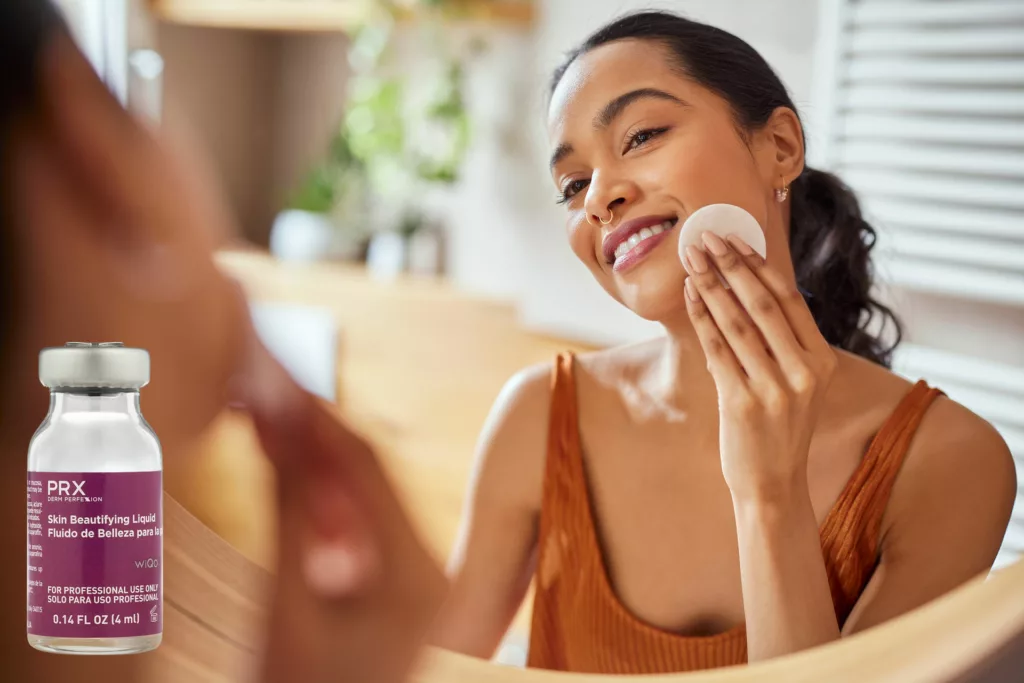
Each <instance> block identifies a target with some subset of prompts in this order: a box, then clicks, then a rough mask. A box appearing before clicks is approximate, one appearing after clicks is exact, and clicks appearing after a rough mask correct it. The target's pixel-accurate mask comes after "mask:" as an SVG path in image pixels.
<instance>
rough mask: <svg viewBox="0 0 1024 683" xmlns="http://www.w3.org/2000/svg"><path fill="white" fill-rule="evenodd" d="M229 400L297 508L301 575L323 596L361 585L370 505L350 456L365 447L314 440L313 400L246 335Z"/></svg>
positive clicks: (372, 564) (368, 550) (371, 559)
mask: <svg viewBox="0 0 1024 683" xmlns="http://www.w3.org/2000/svg"><path fill="white" fill-rule="evenodd" d="M249 353H250V358H249V359H248V361H247V362H246V369H245V370H244V376H243V377H242V378H240V381H239V382H237V383H236V384H235V386H234V390H235V392H236V394H235V396H236V401H239V402H241V403H243V404H244V406H245V408H246V409H247V410H248V411H249V412H250V414H251V415H252V418H253V423H254V425H255V427H256V432H257V434H258V436H259V439H260V444H261V446H262V447H263V451H264V453H265V454H266V456H267V458H268V459H269V460H270V461H271V462H272V463H273V464H274V466H275V468H276V470H277V473H278V478H279V480H280V481H281V484H282V486H283V487H284V489H283V490H289V491H291V492H292V494H291V495H290V496H288V498H289V499H290V501H291V502H288V501H284V502H283V503H282V504H296V505H299V506H300V507H301V508H302V510H303V511H302V513H301V517H302V518H304V520H305V521H304V522H303V523H302V529H303V533H302V539H301V541H300V544H301V545H300V547H301V552H302V555H303V558H302V562H301V565H302V573H303V576H304V578H305V581H306V583H307V585H308V586H309V589H310V590H311V591H313V592H314V593H315V594H317V595H319V596H321V597H324V598H330V599H336V598H343V597H349V596H353V595H356V594H359V593H361V592H362V591H364V590H366V589H367V588H368V586H369V585H370V584H371V583H372V582H373V580H374V578H375V577H376V575H377V570H378V568H379V552H378V550H377V547H376V543H375V540H374V537H373V532H372V528H373V525H372V523H371V520H370V508H369V506H368V505H366V504H365V499H364V496H363V494H362V493H361V492H360V491H359V490H358V484H357V477H356V476H355V474H354V472H353V467H352V463H351V462H350V461H351V460H353V459H354V458H358V457H366V456H365V453H364V451H366V452H368V451H369V450H370V449H369V446H367V445H366V444H365V443H363V442H362V441H361V440H359V439H358V437H356V436H355V435H354V434H351V433H348V432H347V431H345V432H344V436H345V438H321V436H322V435H321V432H320V429H319V428H318V423H319V421H318V419H317V414H318V411H321V410H322V408H321V407H320V406H319V405H318V404H317V402H316V399H315V397H313V396H312V395H310V394H308V393H307V392H305V391H303V390H302V389H301V388H300V387H299V386H298V385H297V384H296V383H295V381H294V380H293V379H292V378H291V376H290V375H289V374H288V373H287V371H286V370H285V369H284V368H283V367H282V366H281V365H280V364H279V363H278V362H277V361H276V360H275V359H274V358H273V357H272V356H271V355H270V353H269V352H268V351H267V350H266V348H265V347H264V346H263V345H262V344H261V343H260V342H259V340H258V339H256V338H255V336H254V335H253V340H252V342H251V348H250V352H249Z"/></svg>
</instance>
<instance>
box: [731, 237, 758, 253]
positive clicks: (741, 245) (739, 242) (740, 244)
mask: <svg viewBox="0 0 1024 683" xmlns="http://www.w3.org/2000/svg"><path fill="white" fill-rule="evenodd" d="M725 239H727V240H729V244H731V245H732V246H733V247H734V248H735V249H736V251H738V252H739V253H741V254H743V255H744V256H753V255H754V254H755V253H757V252H755V251H754V250H753V249H752V248H751V247H750V245H749V244H747V243H746V242H744V241H743V239H742V238H740V236H739V235H729V236H728V237H726V238H725Z"/></svg>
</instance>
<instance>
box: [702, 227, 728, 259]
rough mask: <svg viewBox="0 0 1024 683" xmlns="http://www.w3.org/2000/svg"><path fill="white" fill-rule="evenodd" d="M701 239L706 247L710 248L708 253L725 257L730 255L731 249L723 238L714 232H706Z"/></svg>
mask: <svg viewBox="0 0 1024 683" xmlns="http://www.w3.org/2000/svg"><path fill="white" fill-rule="evenodd" d="M700 239H701V241H702V242H703V243H704V246H705V247H707V248H708V251H710V252H711V253H712V254H714V255H715V256H725V255H726V254H728V253H729V247H727V246H726V244H725V242H723V241H722V238H721V237H719V236H718V235H716V234H715V233H713V232H705V233H704V234H703V235H701V236H700Z"/></svg>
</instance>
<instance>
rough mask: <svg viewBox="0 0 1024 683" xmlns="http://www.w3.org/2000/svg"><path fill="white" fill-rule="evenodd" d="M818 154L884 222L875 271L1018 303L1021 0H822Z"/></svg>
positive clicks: (1022, 186)
mask: <svg viewBox="0 0 1024 683" xmlns="http://www.w3.org/2000/svg"><path fill="white" fill-rule="evenodd" d="M822 10H823V17H822V30H823V35H822V38H823V40H822V42H821V45H822V48H821V50H820V52H821V57H822V59H821V60H820V63H821V64H822V66H823V68H822V69H821V70H820V72H819V74H818V75H819V78H818V83H819V86H818V88H817V100H816V107H815V113H816V114H817V118H816V119H815V120H816V122H817V124H818V132H819V133H820V135H821V140H820V142H819V145H818V147H817V148H816V149H815V148H814V147H813V146H812V148H811V150H810V152H811V153H812V154H815V156H814V157H813V158H812V159H811V161H812V162H813V163H815V164H816V165H819V166H823V167H825V168H828V169H831V170H833V171H835V172H838V174H839V175H840V176H842V177H843V178H844V179H845V180H846V181H847V182H848V183H849V184H850V185H851V186H852V187H853V188H854V189H855V190H857V191H858V194H859V195H860V196H861V197H862V199H863V203H864V207H865V210H866V212H867V213H868V215H869V217H870V218H871V219H873V222H874V224H875V225H876V227H877V228H878V230H879V241H878V250H877V252H876V253H877V255H878V261H877V263H878V266H879V272H880V274H881V275H883V276H884V277H885V278H886V279H887V280H888V281H890V282H892V283H894V284H896V285H900V286H906V287H910V288H914V289H920V290H926V291H932V292H937V293H941V294H951V295H955V296H958V297H966V298H974V299H981V300H987V301H993V302H998V303H1006V304H1012V305H1021V306H1024V0H825V2H823V3H822Z"/></svg>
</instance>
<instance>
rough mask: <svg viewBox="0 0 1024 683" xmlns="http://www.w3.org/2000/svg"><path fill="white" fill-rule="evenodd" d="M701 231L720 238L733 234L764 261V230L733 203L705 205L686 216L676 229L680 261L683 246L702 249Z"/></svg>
mask: <svg viewBox="0 0 1024 683" xmlns="http://www.w3.org/2000/svg"><path fill="white" fill-rule="evenodd" d="M704 232H713V233H715V234H716V235H718V236H719V237H722V238H725V237H728V236H729V235H736V236H737V237H739V238H740V239H742V240H743V241H744V242H746V243H747V244H749V245H750V247H751V248H752V249H753V250H754V251H756V252H757V253H758V254H760V255H761V258H765V256H766V255H767V253H768V247H767V245H766V244H765V240H764V231H763V230H761V224H760V223H758V222H757V219H756V218H754V217H753V216H751V215H750V214H749V213H748V212H747V211H746V210H744V209H741V208H740V207H738V206H734V205H733V204H709V205H707V206H703V207H701V208H699V209H697V210H696V211H694V212H693V213H692V214H690V217H689V218H687V219H686V221H685V222H684V223H683V225H682V227H680V228H679V258H680V260H681V259H682V258H683V256H684V255H685V253H686V247H688V246H690V245H691V244H692V245H695V246H696V247H697V248H698V249H702V248H703V247H704V243H703V242H702V241H701V239H700V236H701V234H702V233H704Z"/></svg>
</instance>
